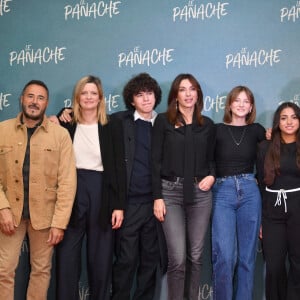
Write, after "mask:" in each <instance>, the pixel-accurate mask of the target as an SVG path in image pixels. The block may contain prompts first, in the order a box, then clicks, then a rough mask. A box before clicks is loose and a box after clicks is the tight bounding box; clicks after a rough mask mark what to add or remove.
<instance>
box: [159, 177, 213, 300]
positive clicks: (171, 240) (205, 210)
mask: <svg viewBox="0 0 300 300" xmlns="http://www.w3.org/2000/svg"><path fill="white" fill-rule="evenodd" d="M162 193H163V199H164V201H165V205H166V210H167V213H166V216H165V221H164V222H163V223H162V227H163V231H164V234H165V238H166V243H167V249H168V269H167V282H168V299H170V300H182V299H184V291H185V295H186V298H187V299H189V300H197V299H198V291H199V284H200V270H201V265H202V260H201V257H202V252H203V248H204V241H205V235H206V230H207V227H208V224H209V219H210V213H211V205H212V203H211V200H212V193H211V191H209V192H204V191H201V190H200V189H199V187H198V184H195V187H194V199H192V201H191V202H189V203H184V202H183V185H182V183H179V182H171V181H167V180H164V179H163V180H162Z"/></svg>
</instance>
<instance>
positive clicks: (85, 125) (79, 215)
mask: <svg viewBox="0 0 300 300" xmlns="http://www.w3.org/2000/svg"><path fill="white" fill-rule="evenodd" d="M72 109H73V112H72V114H71V118H69V119H68V120H69V122H62V121H60V123H61V125H62V126H64V127H65V128H67V129H68V131H69V133H70V136H71V138H72V140H73V147H74V152H75V157H76V168H77V192H76V198H75V203H74V207H73V211H72V216H71V220H70V223H69V226H68V228H67V230H66V232H65V238H64V241H63V243H61V244H60V246H59V247H58V248H57V268H56V279H57V281H56V286H57V294H56V299H57V300H65V299H68V300H72V299H74V300H75V299H79V292H78V282H79V278H80V273H81V248H82V242H83V238H84V237H85V236H86V245H87V251H86V253H87V272H88V279H89V288H90V299H99V300H100V299H101V300H106V299H109V292H110V284H111V268H112V253H113V250H112V229H117V228H119V227H120V226H121V224H122V220H123V203H122V199H124V195H123V193H124V192H125V188H124V189H123V187H122V184H119V183H122V182H125V166H124V163H123V162H122V161H116V160H117V159H118V158H120V157H122V156H123V155H122V153H123V148H122V145H120V143H118V141H120V139H121V137H120V136H119V135H120V134H121V132H122V130H120V128H118V123H117V122H114V123H109V122H108V116H107V115H106V110H105V100H104V95H103V89H102V85H101V81H100V79H99V78H98V77H95V76H86V77H83V78H81V79H80V80H79V81H78V82H77V84H76V85H75V88H74V93H73V107H72ZM62 114H63V111H62V113H61V115H62ZM64 115H68V113H65V114H64ZM63 119H64V118H63V117H60V120H63ZM114 139H116V140H115V141H114ZM121 144H122V143H121ZM115 145H118V147H115ZM65 159H68V158H67V157H66V158H65ZM123 176H124V177H123Z"/></svg>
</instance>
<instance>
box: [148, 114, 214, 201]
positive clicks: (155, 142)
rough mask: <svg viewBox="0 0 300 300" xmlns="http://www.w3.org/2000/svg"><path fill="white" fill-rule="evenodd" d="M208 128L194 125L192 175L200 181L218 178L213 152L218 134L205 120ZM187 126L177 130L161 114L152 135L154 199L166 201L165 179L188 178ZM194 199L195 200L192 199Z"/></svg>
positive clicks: (209, 121) (211, 124)
mask: <svg viewBox="0 0 300 300" xmlns="http://www.w3.org/2000/svg"><path fill="white" fill-rule="evenodd" d="M203 118H204V124H203V125H202V126H199V125H198V124H196V123H194V122H193V124H192V125H187V126H191V127H192V128H191V129H192V138H193V141H192V145H193V146H192V147H193V149H192V152H193V154H194V155H193V160H194V161H193V166H194V170H192V172H191V173H192V174H193V176H194V177H198V178H199V179H201V178H204V177H205V176H208V175H212V176H215V169H214V162H213V149H214V141H215V131H214V125H213V121H212V120H211V119H209V118H208V117H205V116H203ZM187 126H181V127H179V128H175V127H174V126H173V125H171V124H170V123H169V121H168V120H167V116H166V114H165V113H163V114H159V115H158V116H157V118H156V120H155V123H154V127H153V135H152V185H153V199H161V198H162V188H161V178H162V177H164V176H165V177H174V176H176V177H184V173H185V170H184V169H185V163H184V157H185V141H186V140H185V132H186V127H187ZM191 197H192V196H191Z"/></svg>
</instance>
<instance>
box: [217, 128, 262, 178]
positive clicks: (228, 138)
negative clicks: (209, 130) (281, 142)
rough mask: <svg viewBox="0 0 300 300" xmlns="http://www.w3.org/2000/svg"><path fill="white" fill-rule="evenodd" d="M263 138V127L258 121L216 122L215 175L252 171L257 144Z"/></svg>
mask: <svg viewBox="0 0 300 300" xmlns="http://www.w3.org/2000/svg"><path fill="white" fill-rule="evenodd" d="M264 139H265V129H264V127H263V126H261V125H260V124H258V123H253V124H249V125H244V126H233V125H226V124H223V123H220V124H216V147H215V162H216V173H217V177H224V176H233V175H239V174H245V173H253V172H254V165H255V162H256V152H257V145H258V143H259V142H261V141H263V140H264Z"/></svg>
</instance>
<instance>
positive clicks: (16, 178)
mask: <svg viewBox="0 0 300 300" xmlns="http://www.w3.org/2000/svg"><path fill="white" fill-rule="evenodd" d="M20 116H21V114H19V115H18V117H17V118H15V119H10V120H7V121H3V122H1V123H0V209H3V208H10V209H11V210H12V213H13V216H14V218H15V221H16V223H17V224H18V225H19V224H20V221H21V217H22V210H23V201H24V199H23V198H24V188H23V176H22V168H23V160H24V156H25V150H26V144H27V128H26V126H25V125H24V124H21V121H20ZM75 191H76V169H75V158H74V153H73V146H72V141H71V138H70V136H69V133H68V132H67V130H65V129H64V128H62V127H60V126H59V125H56V124H53V123H51V122H50V121H48V119H47V117H45V118H44V120H43V122H42V124H41V126H39V127H38V128H37V129H36V130H35V132H34V134H33V135H32V137H31V139H30V176H29V210H30V220H31V223H32V226H33V228H34V229H37V230H40V229H45V228H49V227H56V228H61V229H65V228H66V226H67V224H68V222H69V218H70V215H71V211H72V206H73V202H74V197H75Z"/></svg>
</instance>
